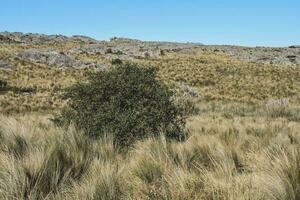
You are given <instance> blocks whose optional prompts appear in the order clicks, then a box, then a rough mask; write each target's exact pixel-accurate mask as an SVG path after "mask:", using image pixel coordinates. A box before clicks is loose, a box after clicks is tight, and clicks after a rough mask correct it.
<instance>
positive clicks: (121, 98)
mask: <svg viewBox="0 0 300 200" xmlns="http://www.w3.org/2000/svg"><path fill="white" fill-rule="evenodd" d="M156 74H157V69H156V68H143V67H139V66H137V65H135V64H130V63H126V64H123V65H116V66H114V67H113V68H111V69H110V70H107V71H100V72H96V73H91V74H89V75H88V82H87V83H77V84H75V85H74V86H72V87H70V88H68V89H67V90H66V92H65V94H64V98H66V99H68V100H69V101H68V102H69V103H68V106H67V107H66V108H65V109H63V111H62V113H61V114H60V115H59V116H57V117H55V119H54V122H55V123H56V124H58V125H69V124H70V123H74V124H75V126H77V127H78V128H80V129H83V130H84V131H85V132H86V134H88V135H89V136H91V137H101V136H104V135H105V134H107V133H109V134H113V137H114V143H115V144H116V145H119V146H120V147H121V148H123V147H128V146H130V145H131V144H133V143H134V142H135V141H136V140H138V139H143V138H146V137H152V136H158V135H160V134H161V133H162V134H164V135H165V136H166V138H168V139H176V140H182V139H184V137H185V134H184V127H185V119H184V111H183V109H182V108H181V107H180V106H178V105H176V104H175V101H174V98H173V91H172V90H170V89H169V88H168V87H167V86H166V85H165V84H164V83H162V82H160V81H158V80H157V79H156Z"/></svg>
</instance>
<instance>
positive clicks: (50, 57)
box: [0, 32, 300, 69]
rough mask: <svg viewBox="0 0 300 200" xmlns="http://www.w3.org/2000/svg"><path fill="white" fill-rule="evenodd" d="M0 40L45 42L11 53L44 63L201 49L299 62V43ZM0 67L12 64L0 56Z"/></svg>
mask: <svg viewBox="0 0 300 200" xmlns="http://www.w3.org/2000/svg"><path fill="white" fill-rule="evenodd" d="M66 43H72V44H74V47H72V48H70V49H68V50H66V51H58V50H57V49H53V48H51V47H52V46H53V45H60V46H63V45H64V44H66ZM1 44H6V45H7V44H8V45H9V44H12V45H21V46H24V47H27V46H28V45H35V46H39V45H44V46H49V48H47V49H44V48H43V49H37V48H29V49H28V48H25V49H26V50H22V51H21V52H20V51H19V52H17V53H16V54H15V55H14V56H15V57H16V58H18V59H21V60H25V61H29V62H35V63H43V64H47V65H49V66H53V67H75V68H81V67H103V65H101V64H98V63H94V62H87V61H82V60H78V59H77V57H78V55H83V54H86V55H103V56H105V57H106V58H110V59H111V58H120V59H136V58H159V57H162V56H164V55H165V54H167V53H180V54H195V53H201V52H220V53H225V54H229V55H231V56H233V57H235V58H237V59H240V60H246V61H250V62H257V63H265V64H279V65H293V64H300V46H297V45H294V46H290V47H281V48H271V47H255V48H251V47H240V46H221V45H220V46H218V45H203V44H199V43H172V42H145V41H140V40H133V39H127V38H116V37H115V38H112V39H111V40H110V41H97V40H95V39H93V38H90V37H87V36H81V35H76V36H72V37H67V36H63V35H44V34H35V33H19V32H1V33H0V46H1ZM0 61H1V62H0V68H1V69H4V68H6V69H8V68H12V66H11V65H10V64H9V63H6V64H5V62H4V61H3V60H1V58H0Z"/></svg>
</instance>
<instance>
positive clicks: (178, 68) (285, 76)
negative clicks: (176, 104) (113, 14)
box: [0, 32, 300, 112]
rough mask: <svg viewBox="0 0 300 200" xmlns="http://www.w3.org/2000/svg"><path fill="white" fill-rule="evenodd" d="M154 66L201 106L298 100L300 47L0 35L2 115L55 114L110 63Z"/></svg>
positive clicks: (165, 78) (299, 94)
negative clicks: (75, 88)
mask: <svg viewBox="0 0 300 200" xmlns="http://www.w3.org/2000/svg"><path fill="white" fill-rule="evenodd" d="M117 58H118V59H121V60H122V61H130V62H135V63H138V64H142V65H145V66H149V65H150V66H153V65H154V66H157V67H158V68H159V78H160V79H162V80H164V81H166V83H168V84H171V85H172V86H174V85H175V86H176V87H177V86H179V87H183V88H188V90H189V91H192V93H194V92H195V93H197V94H198V93H199V94H200V95H197V98H199V99H201V101H202V100H209V101H212V100H217V101H228V102H244V103H254V104H259V103H264V102H266V101H267V100H269V99H271V98H276V99H278V98H286V97H289V98H290V99H291V100H292V101H294V102H299V101H300V47H299V46H291V47H286V48H266V47H257V48H249V47H238V46H209V45H203V44H198V43H171V42H144V41H140V40H133V39H127V38H112V39H111V40H110V41H97V40H95V39H92V38H90V37H86V36H79V35H77V36H72V37H66V36H62V35H42V34H31V33H29V34H24V33H10V32H2V33H0V81H2V82H3V81H4V82H7V87H6V88H3V87H2V89H1V90H0V112H1V111H4V112H12V111H17V112H23V111H36V110H56V109H59V108H61V107H62V105H63V104H64V102H63V101H62V100H61V99H60V98H59V96H60V94H61V92H62V90H63V89H64V88H65V87H68V86H70V85H72V84H73V83H75V82H76V81H84V80H85V76H84V74H85V72H86V71H90V70H92V71H93V70H99V69H100V70H103V69H106V68H109V67H110V66H111V65H112V61H113V60H114V59H117Z"/></svg>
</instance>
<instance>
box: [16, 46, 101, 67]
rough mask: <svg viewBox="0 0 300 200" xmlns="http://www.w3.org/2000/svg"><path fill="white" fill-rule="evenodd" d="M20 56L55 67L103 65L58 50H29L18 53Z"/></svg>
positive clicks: (23, 58)
mask: <svg viewBox="0 0 300 200" xmlns="http://www.w3.org/2000/svg"><path fill="white" fill-rule="evenodd" d="M17 57H18V58H20V59H22V60H26V61H29V62H33V63H41V64H46V65H49V66H54V67H59V68H61V67H73V68H86V67H103V66H102V65H98V64H97V63H92V62H84V61H80V60H76V59H75V58H74V57H72V56H70V55H66V54H64V53H62V52H56V51H39V50H29V51H25V52H22V53H19V54H18V55H17Z"/></svg>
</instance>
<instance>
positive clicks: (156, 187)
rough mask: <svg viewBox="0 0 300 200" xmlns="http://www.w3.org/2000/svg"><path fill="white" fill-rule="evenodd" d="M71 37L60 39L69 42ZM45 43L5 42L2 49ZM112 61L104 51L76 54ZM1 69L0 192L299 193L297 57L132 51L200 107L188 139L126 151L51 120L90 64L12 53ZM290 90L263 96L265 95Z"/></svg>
mask: <svg viewBox="0 0 300 200" xmlns="http://www.w3.org/2000/svg"><path fill="white" fill-rule="evenodd" d="M73 45H74V44H68V45H66V44H64V45H58V44H57V45H55V46H53V48H54V49H57V50H60V51H66V50H67V49H69V48H72V47H73ZM29 48H41V47H40V46H38V47H35V46H21V45H7V46H5V45H2V46H1V48H0V58H1V59H2V60H10V59H11V58H12V55H13V54H15V53H16V52H18V51H22V50H24V49H29ZM78 58H80V59H82V60H97V61H100V62H103V63H105V64H107V65H108V66H110V60H109V59H107V58H105V57H103V56H101V55H94V56H91V55H84V54H83V55H78ZM11 62H13V63H14V64H15V66H16V69H15V70H12V71H0V79H2V80H6V81H7V82H8V84H9V88H8V89H7V90H6V91H3V92H1V93H0V113H2V114H1V115H0V199H30V200H34V199H51V200H52V199H78V200H79V199H90V200H96V199H112V200H117V199H136V200H140V199H145V200H146V199H165V200H167V199H175V200H176V199H177V200H183V199H186V200H188V199H199V200H202V199H203V200H206V199H211V200H219V199H220V200H221V199H222V200H223V199H224V200H298V199H300V135H299V130H300V104H299V100H300V66H296V65H293V66H277V65H264V64H257V63H249V62H245V61H239V60H235V59H233V58H231V57H229V56H228V55H225V54H220V53H201V54H195V55H183V54H182V55H181V54H167V55H165V56H163V57H161V58H157V59H134V60H131V62H137V63H139V64H143V65H152V66H157V67H159V78H160V79H161V80H163V81H165V82H167V83H168V84H170V85H171V86H172V87H179V86H180V84H186V85H189V86H190V87H191V88H193V90H195V91H196V92H197V93H199V95H198V96H195V97H191V96H180V98H189V99H190V100H192V101H193V102H194V103H195V105H196V107H197V108H198V110H199V112H197V113H194V115H192V116H190V117H189V118H188V122H187V129H188V130H189V137H188V139H187V140H186V141H185V142H167V141H166V140H165V139H164V137H161V138H149V139H147V140H144V141H140V142H138V143H137V144H135V145H134V147H132V148H131V149H130V150H129V152H127V153H122V152H119V151H118V148H117V147H115V146H114V145H113V144H112V138H111V136H110V135H109V133H107V135H108V136H107V137H106V138H102V139H101V140H90V139H89V138H86V136H85V134H84V133H82V132H81V131H80V130H76V129H75V128H74V127H69V129H67V130H65V129H61V128H58V127H55V126H54V125H53V124H52V122H51V121H50V120H49V118H51V117H52V114H53V113H54V112H57V111H59V110H60V108H61V107H62V106H63V105H64V101H62V100H61V99H60V94H61V92H62V91H63V89H64V88H65V87H68V86H70V85H72V84H73V83H75V82H76V81H84V80H85V76H84V74H85V72H86V71H88V70H95V69H88V70H82V69H81V70H77V69H71V68H63V69H57V68H53V67H49V66H45V65H43V64H38V63H29V62H25V61H21V60H18V59H13V60H11ZM283 98H287V99H289V103H287V104H285V105H281V104H276V102H275V103H274V104H271V105H269V106H268V105H266V103H267V101H268V100H269V99H283Z"/></svg>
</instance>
